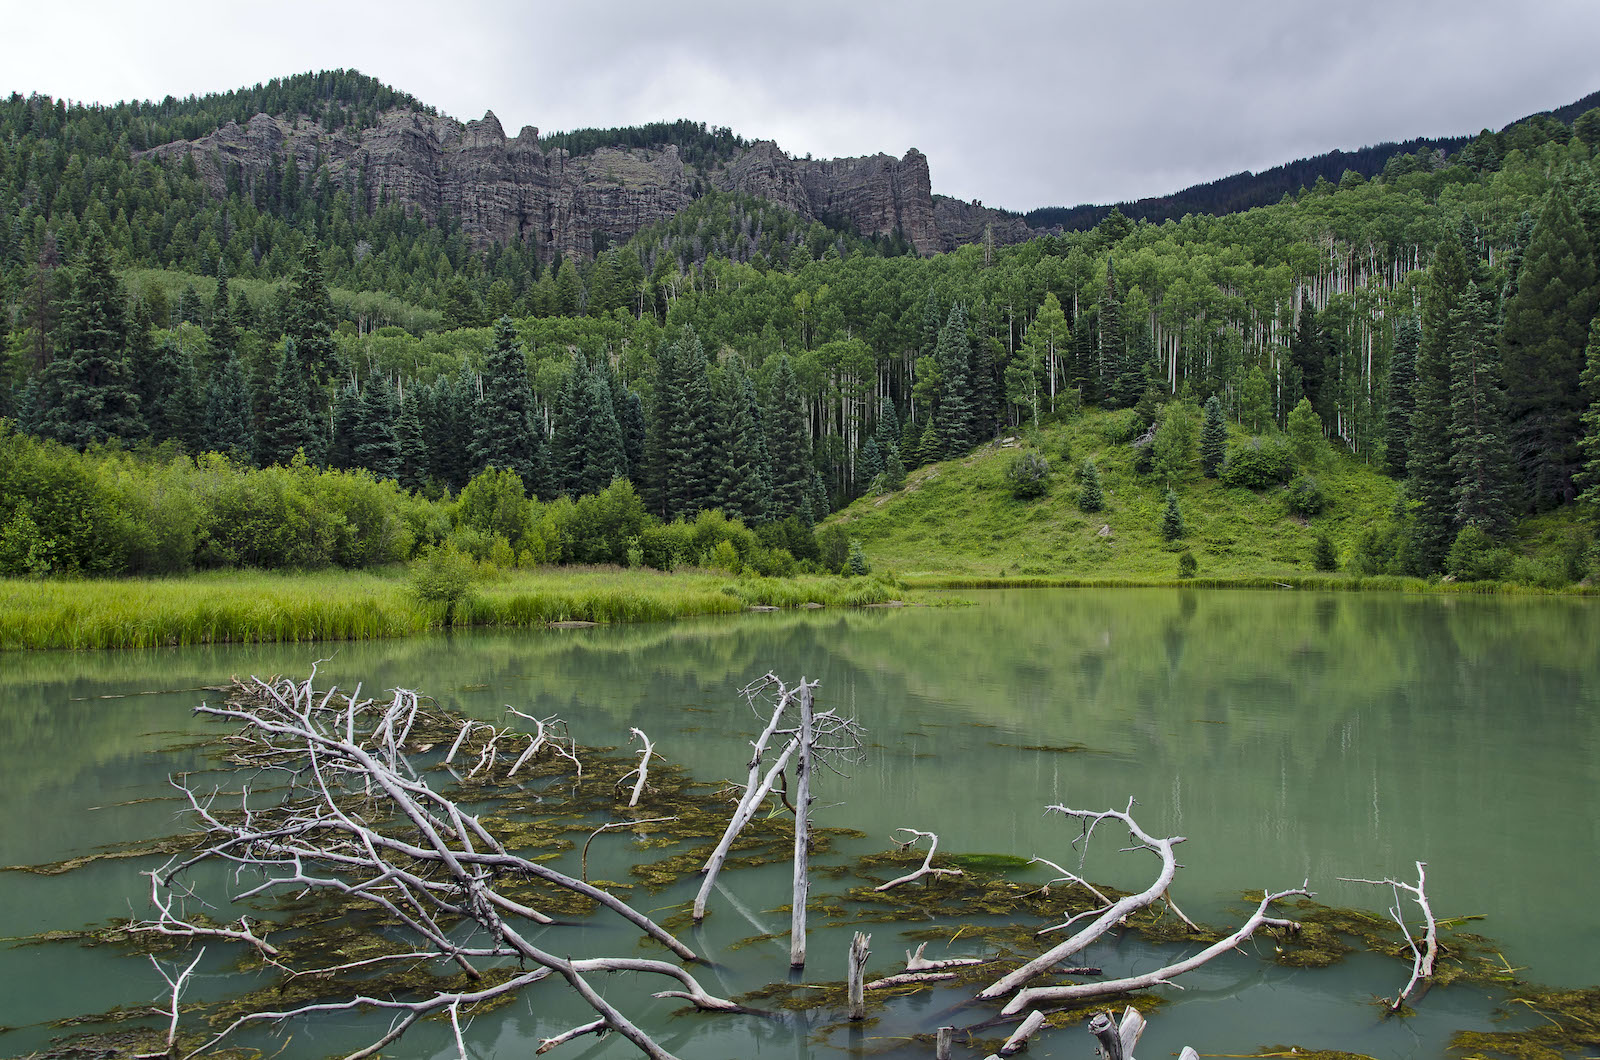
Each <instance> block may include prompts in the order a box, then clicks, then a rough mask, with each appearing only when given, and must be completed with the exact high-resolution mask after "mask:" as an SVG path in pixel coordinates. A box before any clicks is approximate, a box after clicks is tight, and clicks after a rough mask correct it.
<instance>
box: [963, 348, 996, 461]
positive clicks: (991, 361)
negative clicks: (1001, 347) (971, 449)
mask: <svg viewBox="0 0 1600 1060" xmlns="http://www.w3.org/2000/svg"><path fill="white" fill-rule="evenodd" d="M968 346H969V347H970V348H971V350H972V357H971V361H970V362H969V369H968V379H969V383H970V387H971V390H972V396H971V399H970V400H971V402H972V415H971V421H970V423H971V426H970V427H969V428H968V430H967V434H968V436H969V437H970V438H971V440H972V442H971V444H972V445H982V444H983V443H984V442H987V441H990V440H992V439H993V438H994V437H995V435H996V434H998V433H999V429H1000V421H1001V419H1002V412H1003V408H1004V401H1003V400H1002V398H1003V396H1004V394H1005V389H1004V388H1003V387H1002V386H1001V385H1000V383H999V380H998V377H997V375H996V368H995V362H996V359H995V355H994V354H995V351H994V346H995V340H994V339H991V338H988V337H980V338H979V339H978V341H977V342H972V343H968Z"/></svg>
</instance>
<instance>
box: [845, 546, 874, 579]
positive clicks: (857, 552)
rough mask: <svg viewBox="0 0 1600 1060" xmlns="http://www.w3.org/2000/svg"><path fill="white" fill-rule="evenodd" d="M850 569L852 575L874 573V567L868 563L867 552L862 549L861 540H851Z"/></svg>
mask: <svg viewBox="0 0 1600 1060" xmlns="http://www.w3.org/2000/svg"><path fill="white" fill-rule="evenodd" d="M849 570H850V575H851V577H861V576H862V575H866V574H871V573H872V568H871V567H869V566H868V565H867V554H866V553H865V552H863V551H862V549H861V542H859V541H851V542H850V568H849Z"/></svg>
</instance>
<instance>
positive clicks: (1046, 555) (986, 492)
mask: <svg viewBox="0 0 1600 1060" xmlns="http://www.w3.org/2000/svg"><path fill="white" fill-rule="evenodd" d="M1119 419H1120V417H1119V415H1118V414H1116V413H1099V412H1090V413H1088V414H1086V415H1083V416H1080V417H1078V418H1077V419H1075V420H1073V421H1072V422H1070V423H1067V424H1057V425H1050V426H1046V427H1044V428H1042V429H1041V430H1039V431H1037V432H1028V433H1029V435H1030V436H1031V437H1029V438H1027V439H1024V440H1022V444H1021V445H1019V447H1017V448H1002V447H999V446H983V447H981V448H979V449H978V450H977V451H975V452H974V453H972V454H970V455H968V456H966V457H963V458H961V459H958V460H950V461H944V462H941V463H938V464H933V465H929V466H927V467H923V468H919V469H917V470H916V471H913V472H912V473H911V474H910V475H909V476H908V477H907V481H906V485H905V486H904V487H903V488H902V489H900V490H898V491H896V492H894V493H891V494H886V495H884V496H881V497H870V496H869V497H863V498H861V499H860V500H857V501H856V502H855V503H854V504H852V505H850V506H849V507H848V508H846V509H844V510H843V511H842V512H839V513H838V514H836V515H835V516H833V517H832V520H831V521H837V522H840V523H842V524H843V525H844V526H845V528H846V529H847V531H848V532H849V533H850V535H851V536H852V537H855V538H857V539H858V540H859V541H860V542H861V544H862V546H863V548H864V549H865V550H866V553H867V556H868V558H869V560H870V561H871V563H872V565H873V567H874V569H877V570H893V571H895V572H896V573H897V574H898V575H899V576H900V577H901V578H903V579H904V581H905V582H906V584H909V585H914V586H916V587H917V588H984V587H994V586H1030V585H1037V586H1060V587H1089V586H1095V587H1102V586H1119V585H1126V586H1148V585H1172V584H1180V582H1179V579H1178V576H1177V569H1178V556H1179V555H1180V554H1181V553H1182V552H1183V551H1185V550H1188V551H1190V552H1192V553H1193V555H1194V557H1195V559H1196V560H1197V561H1198V563H1199V575H1198V577H1195V578H1192V579H1188V580H1186V581H1183V582H1181V584H1186V585H1195V586H1231V587H1261V588H1273V587H1285V588H1320V589H1396V590H1403V591H1414V590H1420V589H1424V588H1431V587H1439V588H1445V589H1448V590H1450V591H1457V592H1485V591H1488V592H1499V591H1512V590H1514V591H1525V590H1523V589H1522V588H1521V587H1512V586H1505V585H1501V584H1498V583H1485V584H1470V585H1456V584H1451V583H1445V584H1444V585H1443V586H1440V585H1439V584H1438V583H1437V582H1427V581H1423V580H1421V579H1416V578H1400V577H1366V578H1361V577H1356V576H1355V575H1351V574H1346V573H1344V572H1343V571H1344V569H1345V567H1346V566H1347V565H1348V563H1349V560H1350V557H1351V554H1352V552H1353V551H1354V547H1355V545H1356V542H1357V540H1358V538H1359V537H1360V534H1361V532H1362V531H1363V530H1364V529H1365V528H1366V527H1367V526H1369V525H1371V524H1373V523H1381V522H1383V521H1384V520H1386V519H1387V518H1388V517H1389V513H1390V511H1391V509H1392V508H1393V506H1394V501H1395V495H1396V491H1397V488H1398V487H1397V484H1396V483H1395V482H1394V480H1392V479H1390V478H1388V477H1387V476H1385V475H1382V474H1380V473H1379V472H1378V471H1376V470H1374V469H1373V468H1372V467H1369V466H1368V465H1367V464H1365V463H1363V462H1362V461H1361V460H1359V459H1357V458H1355V457H1352V456H1350V455H1349V454H1346V453H1343V452H1341V451H1338V450H1336V448H1335V447H1334V446H1331V445H1330V446H1329V447H1328V448H1327V449H1326V450H1325V451H1324V452H1323V453H1322V454H1321V455H1320V458H1319V461H1318V465H1317V466H1316V467H1315V468H1314V469H1313V470H1312V473H1313V474H1314V475H1315V476H1316V477H1317V479H1318V481H1319V482H1320V483H1321V485H1322V489H1323V492H1324V494H1325V495H1326V497H1327V499H1328V504H1327V507H1326V509H1325V510H1324V511H1323V512H1322V513H1321V514H1319V515H1317V516H1315V517H1312V518H1310V519H1303V518H1300V517H1298V516H1295V515H1292V514H1291V513H1290V512H1289V509H1288V507H1287V505H1286V503H1285V496H1284V494H1285V490H1284V489H1282V488H1273V489H1267V490H1263V491H1261V492H1259V493H1258V492H1254V491H1251V490H1248V489H1243V488H1229V487H1227V486H1224V485H1223V484H1222V483H1221V482H1219V481H1218V480H1216V479H1208V478H1204V477H1202V476H1201V474H1200V467H1199V460H1198V457H1197V458H1196V459H1195V461H1194V465H1193V467H1192V469H1191V470H1190V471H1189V473H1188V474H1187V475H1185V476H1183V477H1182V478H1181V479H1180V481H1178V482H1177V483H1175V484H1174V488H1175V490H1176V492H1177V494H1178V498H1179V506H1180V508H1181V510H1182V513H1183V520H1184V524H1185V533H1184V536H1183V537H1182V538H1181V539H1179V540H1178V541H1176V542H1173V543H1169V542H1167V541H1164V540H1163V539H1162V537H1161V533H1160V524H1161V513H1162V509H1163V507H1164V504H1165V494H1166V484H1165V483H1164V482H1163V481H1161V480H1159V479H1158V478H1157V477H1156V476H1154V475H1141V474H1139V473H1138V472H1136V471H1135V470H1134V467H1133V462H1134V456H1135V452H1134V450H1133V449H1132V447H1131V446H1129V445H1128V444H1126V443H1124V442H1120V441H1115V440H1113V439H1112V438H1111V437H1108V436H1109V435H1113V434H1114V432H1115V429H1116V424H1117V423H1118V422H1119ZM1029 441H1031V442H1032V444H1033V446H1034V447H1035V448H1037V449H1038V450H1039V451H1040V452H1041V453H1043V454H1044V455H1045V456H1046V457H1047V458H1048V459H1049V460H1050V463H1051V471H1052V474H1051V478H1050V491H1049V492H1048V493H1047V494H1046V495H1045V496H1043V497H1040V498H1038V499H1035V500H1026V501H1024V500H1017V499H1015V498H1013V497H1012V495H1011V492H1010V490H1009V489H1008V488H1007V486H1006V483H1005V480H1004V472H1005V468H1006V465H1007V464H1008V463H1009V462H1010V461H1011V459H1012V458H1013V456H1014V455H1015V454H1016V453H1017V452H1019V451H1020V449H1021V448H1023V447H1025V446H1026V444H1027V443H1028V442H1029ZM1064 452H1066V453H1070V458H1068V459H1063V458H1062V454H1063V453H1064ZM1085 458H1093V460H1094V461H1095V464H1096V466H1097V467H1098V468H1099V471H1100V479H1101V485H1102V488H1103V490H1104V493H1105V508H1104V510H1102V511H1099V512H1095V513H1093V514H1089V513H1085V512H1082V511H1080V510H1079V508H1078V468H1079V467H1080V466H1081V464H1082V462H1083V460H1084V459H1085ZM1318 534H1327V535H1328V537H1329V538H1330V539H1331V540H1332V542H1333V544H1334V547H1335V550H1336V551H1337V553H1338V556H1339V561H1340V571H1339V572H1335V573H1322V572H1318V571H1316V570H1315V569H1314V566H1313V562H1312V556H1313V549H1314V547H1315V543H1316V538H1317V535H1318ZM1545 536H1547V537H1552V538H1553V537H1555V536H1557V535H1555V534H1554V532H1550V533H1547V534H1546V535H1545ZM1534 591H1538V590H1534Z"/></svg>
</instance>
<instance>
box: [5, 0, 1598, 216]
mask: <svg viewBox="0 0 1600 1060" xmlns="http://www.w3.org/2000/svg"><path fill="white" fill-rule="evenodd" d="M46 6H47V5H35V6H34V9H33V10H31V11H25V12H21V13H19V16H18V17H17V19H16V20H15V22H14V24H13V29H14V30H16V33H15V34H14V39H15V40H28V39H32V38H37V39H39V40H42V41H51V42H55V43H53V44H52V46H50V47H48V48H45V47H37V48H32V47H24V48H20V49H16V48H14V49H12V56H11V57H9V58H8V62H7V67H8V73H9V80H10V81H11V83H10V84H9V85H7V86H0V87H5V88H7V89H8V90H17V91H23V92H28V91H42V92H48V93H51V94H54V95H60V96H67V97H70V98H74V99H98V100H102V101H108V100H115V99H122V98H133V97H141V98H142V97H157V98H159V97H160V96H164V95H166V94H168V93H172V94H175V95H180V96H181V95H185V94H188V93H191V92H195V93H198V92H207V91H216V90H223V89H227V88H232V87H237V86H239V85H243V84H249V83H253V82H255V81H258V80H262V79H265V78H268V77H272V76H277V75H282V74H290V73H295V72H299V71H303V70H307V69H320V68H325V67H335V66H353V67H357V68H359V69H361V70H363V71H364V72H366V73H369V74H372V75H374V76H377V77H379V78H382V79H383V80H385V81H387V82H389V83H390V84H393V85H395V86H396V87H397V88H401V89H403V90H405V91H409V92H411V93H413V94H414V95H416V96H418V97H420V98H421V99H423V100H424V101H426V102H429V103H432V104H434V105H435V106H437V107H439V108H440V109H441V110H443V111H445V112H446V113H449V114H452V115H454V116H457V117H461V118H472V117H477V116H479V115H481V114H482V112H483V111H484V110H488V109H493V110H494V111H495V112H496V114H497V115H498V116H499V117H500V119H501V121H502V122H503V123H505V125H506V126H507V127H508V128H509V129H511V130H513V131H514V130H515V129H516V128H518V127H519V126H521V125H523V124H529V125H535V126H538V127H539V128H541V129H544V130H547V131H548V130H556V129H566V128H573V127H578V126H591V125H592V126H608V125H620V124H633V123H638V122H644V121H652V120H659V119H672V118H678V117H688V118H694V119H696V120H701V121H706V122H708V123H711V124H715V125H728V126H731V127H733V128H734V129H735V130H736V131H738V132H739V133H741V134H743V135H745V136H748V137H761V138H769V139H775V140H777V141H778V142H779V143H780V144H781V145H782V146H783V147H784V148H785V149H787V150H789V151H791V152H794V153H797V154H805V153H807V152H811V153H813V154H815V155H817V156H819V157H828V156H837V155H848V154H865V153H872V152H876V151H886V152H889V153H891V154H895V155H898V154H900V153H902V152H903V151H905V149H906V148H908V147H912V146H915V147H918V148H920V149H921V150H922V151H924V152H925V153H926V154H927V155H928V156H929V160H930V165H931V167H932V171H933V181H934V189H935V190H936V191H939V192H942V193H945V194H950V195H954V196H957V197H959V198H965V199H971V198H981V199H983V200H984V201H985V202H986V203H988V204H990V205H1001V206H1007V207H1011V208H1015V209H1027V208H1030V207H1033V206H1040V205H1072V204H1075V203H1079V202H1090V201H1092V202H1103V201H1112V200H1116V199H1128V198H1137V197H1140V196H1144V195H1154V194H1161V193H1164V192H1168V191H1173V190H1176V189H1178V188H1180V187H1183V186H1186V185H1188V184H1192V183H1195V182H1197V181H1202V180H1211V179H1215V178H1217V177H1220V176H1224V175H1227V174H1229V173H1233V172H1236V171H1238V170H1240V169H1246V168H1248V169H1261V168H1265V167H1268V166H1271V165H1275V164H1277V163H1280V162H1285V161H1289V160H1291V159H1293V158H1297V157H1302V156H1305V155H1309V154H1316V153H1319V152H1322V151H1326V150H1330V149H1332V148H1336V147H1344V148H1354V147H1360V146H1363V145H1366V144H1370V143H1376V142H1379V141H1382V140H1390V139H1405V138H1409V137H1412V136H1419V135H1449V134H1459V133H1470V132H1474V131H1476V130H1477V129H1479V128H1481V127H1483V126H1492V127H1498V126H1500V125H1503V124H1505V123H1506V122H1508V121H1511V120H1514V119H1516V118H1518V117H1521V116H1522V115H1524V114H1527V113H1530V112H1532V111H1536V110H1542V109H1546V108H1549V107H1554V106H1559V105H1561V104H1564V103H1568V102H1571V101H1572V100H1574V99H1576V98H1578V97H1580V96H1582V95H1584V94H1585V93H1587V92H1591V91H1594V90H1595V89H1596V88H1600V72H1597V70H1596V67H1595V64H1594V62H1593V59H1592V54H1593V51H1594V42H1595V41H1596V40H1600V5H1595V4H1592V3H1589V2H1587V0H1546V2H1535V3H1523V4H1520V5H1509V4H1503V3H1488V2H1484V0H1456V2H1442V0H1417V2H1412V3H1379V2H1378V0H1346V2H1345V3H1343V4H1339V5H1309V4H1295V3H1284V2H1281V0H1279V2H1270V0H1243V2H1234V3H1228V4H1199V3H1191V2H1182V0H1120V2H1117V3H1111V4H1106V3H1087V2H1083V0H1069V2H1060V3H1045V2H1037V0H1034V2H1023V0H1009V2H998V3H991V4H989V5H987V7H986V8H984V9H981V10H980V9H978V8H976V7H975V6H973V5H970V4H958V3H954V2H951V0H921V2H915V3H912V2H901V0H888V2H880V3H870V2H865V3H864V2H861V0H855V2H846V0H814V2H812V3H808V4H804V5H799V4H785V5H771V6H769V5H764V4H759V3H751V2H749V0H745V2H742V3H734V2H725V0H700V2H691V3H678V4H662V3H659V2H655V3H645V2H642V0H613V2H609V3H597V4H592V5H589V6H587V7H585V8H583V9H582V10H578V9H576V7H575V5H571V4H554V3H544V4H534V5H527V4H515V3H509V2H506V0H478V2H476V3H466V4H461V5H457V6H456V7H454V8H451V9H450V10H449V11H448V12H446V11H445V10H444V9H442V8H440V7H439V6H438V5H435V4H424V3H421V2H418V0H405V2H401V3H387V4H383V5H373V6H372V7H370V8H367V9H352V8H350V7H349V6H348V5H344V6H338V7H330V6H326V5H322V4H312V3H309V2H306V0H287V2H282V3H279V4H276V5H274V6H273V7H271V8H266V9H263V8H259V7H253V8H248V9H247V8H245V7H244V6H242V5H240V6H239V7H237V8H231V7H229V8H224V9H222V10H218V9H217V8H216V7H215V6H214V5H209V4H201V3H199V2H198V0H182V2H180V3H177V4H173V5H169V6H168V8H167V9H165V10H164V12H163V14H164V16H165V17H164V18H163V19H162V20H161V21H160V22H155V21H154V20H152V19H150V17H149V12H148V11H140V10H138V9H137V8H130V7H128V6H127V5H122V4H105V5H104V6H101V5H100V4H98V3H97V4H89V3H78V4H74V5H72V6H73V10H71V11H70V12H63V11H54V10H45V8H46ZM49 6H50V7H61V6H64V5H49ZM67 39H72V40H73V41H74V45H73V46H72V47H62V46H60V43H59V42H61V41H63V40H67Z"/></svg>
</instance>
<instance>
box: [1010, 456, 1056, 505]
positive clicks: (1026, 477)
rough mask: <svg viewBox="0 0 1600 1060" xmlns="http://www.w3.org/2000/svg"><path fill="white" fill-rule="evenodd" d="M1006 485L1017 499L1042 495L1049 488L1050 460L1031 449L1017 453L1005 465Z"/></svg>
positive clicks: (1027, 498) (1028, 498)
mask: <svg viewBox="0 0 1600 1060" xmlns="http://www.w3.org/2000/svg"><path fill="white" fill-rule="evenodd" d="M1006 485H1007V486H1009V487H1010V488H1011V495H1012V496H1013V497H1015V498H1017V499H1018V500H1030V499H1032V498H1034V497H1040V496H1043V495H1044V493H1045V491H1047V490H1048V489H1049V488H1050V462H1049V461H1048V460H1046V459H1045V458H1044V457H1042V456H1040V455H1039V454H1038V453H1036V452H1034V451H1033V450H1031V449H1030V450H1028V451H1027V452H1024V453H1018V454H1017V455H1016V456H1013V457H1012V458H1011V463H1009V464H1007V465H1006Z"/></svg>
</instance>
